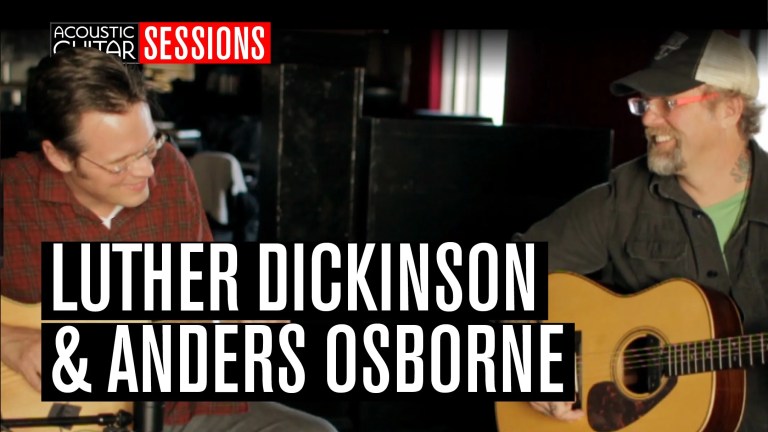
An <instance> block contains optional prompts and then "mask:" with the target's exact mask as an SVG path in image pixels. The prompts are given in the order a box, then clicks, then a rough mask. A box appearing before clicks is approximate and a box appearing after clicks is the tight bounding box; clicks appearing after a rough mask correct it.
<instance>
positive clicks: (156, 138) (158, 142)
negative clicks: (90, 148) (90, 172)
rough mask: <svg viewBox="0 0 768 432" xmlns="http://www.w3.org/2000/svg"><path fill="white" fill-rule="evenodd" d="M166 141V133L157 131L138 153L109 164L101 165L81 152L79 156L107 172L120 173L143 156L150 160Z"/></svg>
mask: <svg viewBox="0 0 768 432" xmlns="http://www.w3.org/2000/svg"><path fill="white" fill-rule="evenodd" d="M167 141H168V135H166V134H165V133H163V132H160V131H157V132H155V134H154V135H153V136H152V138H151V139H150V142H149V144H148V145H147V146H146V147H145V148H144V150H142V151H141V152H140V153H138V154H135V155H132V156H128V157H127V158H125V159H123V160H122V161H120V162H115V163H111V164H109V165H102V164H100V163H98V162H96V161H94V160H91V159H89V158H87V157H85V156H83V155H82V154H81V155H79V157H81V158H83V159H85V160H87V161H88V162H90V163H92V164H94V165H96V166H97V167H99V168H101V169H103V170H104V171H107V172H109V173H110V174H114V175H121V174H125V173H126V172H128V169H129V168H130V167H131V165H133V164H134V163H136V162H137V161H139V160H140V159H141V158H143V157H144V156H146V157H148V158H149V160H152V159H154V158H155V156H157V152H158V151H160V149H161V148H162V147H163V144H165V143H166V142H167Z"/></svg>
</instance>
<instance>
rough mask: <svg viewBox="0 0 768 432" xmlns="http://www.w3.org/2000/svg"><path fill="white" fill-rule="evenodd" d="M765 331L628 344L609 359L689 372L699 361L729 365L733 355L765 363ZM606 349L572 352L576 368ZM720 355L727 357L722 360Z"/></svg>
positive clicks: (627, 365)
mask: <svg viewBox="0 0 768 432" xmlns="http://www.w3.org/2000/svg"><path fill="white" fill-rule="evenodd" d="M766 335H768V333H759V334H756V335H751V336H734V337H731V338H724V339H723V343H719V344H717V345H715V344H714V342H713V341H709V342H692V343H686V344H673V345H666V346H662V347H644V348H631V349H628V350H626V351H624V353H625V354H624V355H623V357H622V356H620V355H614V356H613V357H612V361H616V360H617V359H619V358H623V361H624V362H623V365H624V369H625V370H633V369H641V368H647V367H655V366H662V365H670V364H671V365H674V366H675V369H676V370H680V371H682V372H684V371H685V370H686V369H688V371H689V372H690V370H692V369H697V370H698V367H697V366H698V365H699V364H702V365H706V364H708V363H710V364H714V363H715V362H717V364H718V365H720V364H722V363H725V362H729V364H731V365H732V364H733V363H734V362H733V359H737V361H736V363H737V364H739V365H741V364H743V363H749V364H754V363H755V360H757V362H758V363H765V356H766V354H768V344H766V342H765V340H764V337H765V336H766ZM758 338H759V340H758ZM745 339H746V340H745ZM734 341H737V343H734ZM691 347H693V349H691ZM671 349H674V351H671ZM718 352H719V353H720V355H719V356H718V355H717V353H718ZM606 353H608V351H603V352H591V353H583V354H578V355H577V356H576V362H577V368H578V367H580V366H581V364H582V362H583V358H584V357H593V356H598V355H601V354H606ZM745 357H746V358H745ZM724 359H727V360H725V361H723V360H724ZM683 363H685V364H687V365H688V367H687V368H686V367H684V364H683ZM691 364H692V365H693V366H691Z"/></svg>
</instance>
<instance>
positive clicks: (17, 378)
mask: <svg viewBox="0 0 768 432" xmlns="http://www.w3.org/2000/svg"><path fill="white" fill-rule="evenodd" d="M0 307H1V309H0V322H2V323H3V324H6V325H12V326H17V327H30V328H37V329H39V328H40V327H41V322H42V321H41V314H40V312H41V306H40V304H29V305H28V304H23V303H18V302H14V301H13V300H10V299H8V298H6V297H0ZM0 372H2V375H0V377H1V378H2V382H1V383H0V414H2V419H3V420H17V419H22V418H24V419H26V418H44V417H48V416H49V414H50V413H51V409H52V408H53V407H54V404H56V406H57V407H58V406H60V405H62V404H64V403H65V402H43V401H42V400H41V395H40V393H38V392H37V391H36V390H35V389H33V388H32V387H31V386H30V385H29V383H27V381H26V379H24V377H23V376H21V375H20V374H18V373H16V372H15V371H13V370H11V368H9V367H8V366H6V365H5V364H0ZM66 404H68V405H75V406H77V407H79V408H80V411H79V413H78V414H76V415H77V416H94V415H98V414H117V413H118V411H120V410H122V411H126V412H129V413H130V412H133V403H132V402H66ZM59 415H60V414H56V416H59ZM104 427H105V426H99V425H93V424H84V425H75V426H73V427H72V429H63V428H60V427H58V426H46V427H29V428H28V427H24V428H19V429H18V430H23V431H25V432H26V431H29V432H52V431H60V430H69V431H75V432H76V431H82V432H85V431H100V430H102V429H104Z"/></svg>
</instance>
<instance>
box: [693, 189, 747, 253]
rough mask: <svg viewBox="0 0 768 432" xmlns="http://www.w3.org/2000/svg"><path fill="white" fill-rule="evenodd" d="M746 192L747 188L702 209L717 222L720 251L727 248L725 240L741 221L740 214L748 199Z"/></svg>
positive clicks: (716, 228)
mask: <svg viewBox="0 0 768 432" xmlns="http://www.w3.org/2000/svg"><path fill="white" fill-rule="evenodd" d="M746 194H747V191H746V190H744V191H741V192H739V193H737V194H736V195H733V196H732V197H730V198H726V199H724V200H723V201H720V202H719V203H717V204H713V205H711V206H709V207H705V208H703V209H702V210H704V213H706V214H707V216H709V218H710V219H712V223H714V224H715V231H716V232H717V240H718V241H719V242H720V251H723V249H724V248H725V242H727V241H728V238H730V237H731V233H732V232H733V229H734V228H735V227H736V224H737V223H738V221H739V216H741V211H742V210H743V209H744V204H745V203H746V201H747V200H746V199H744V198H745V195H746Z"/></svg>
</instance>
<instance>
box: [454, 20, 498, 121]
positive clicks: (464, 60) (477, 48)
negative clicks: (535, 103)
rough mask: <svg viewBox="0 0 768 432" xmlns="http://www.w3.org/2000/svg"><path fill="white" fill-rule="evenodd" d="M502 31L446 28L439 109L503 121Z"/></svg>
mask: <svg viewBox="0 0 768 432" xmlns="http://www.w3.org/2000/svg"><path fill="white" fill-rule="evenodd" d="M506 71H507V31H506V30H446V31H445V32H444V36H443V59H442V91H441V94H440V111H441V112H443V113H448V114H457V115H465V116H482V117H489V118H491V119H492V120H493V123H494V124H495V125H501V124H502V123H503V121H504V90H505V80H506Z"/></svg>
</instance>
